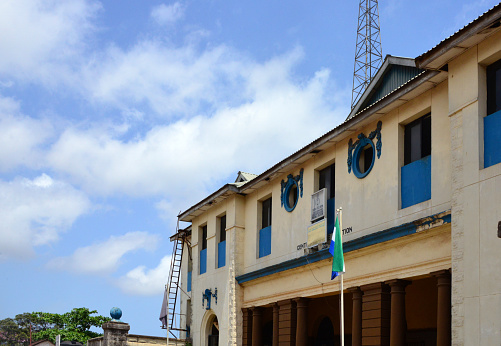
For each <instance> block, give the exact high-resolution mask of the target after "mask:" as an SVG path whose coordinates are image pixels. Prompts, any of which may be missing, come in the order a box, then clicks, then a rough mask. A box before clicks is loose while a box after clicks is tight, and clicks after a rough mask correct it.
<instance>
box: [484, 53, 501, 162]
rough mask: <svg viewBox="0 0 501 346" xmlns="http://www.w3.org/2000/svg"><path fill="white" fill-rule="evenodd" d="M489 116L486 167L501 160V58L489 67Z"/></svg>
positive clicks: (485, 141)
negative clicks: (500, 143)
mask: <svg viewBox="0 0 501 346" xmlns="http://www.w3.org/2000/svg"><path fill="white" fill-rule="evenodd" d="M486 72H487V116H486V117H484V168H487V167H490V166H493V165H495V164H498V163H500V162H501V149H500V147H499V140H500V138H501V60H498V61H496V62H495V63H494V64H492V65H490V66H488V67H487V71H486Z"/></svg>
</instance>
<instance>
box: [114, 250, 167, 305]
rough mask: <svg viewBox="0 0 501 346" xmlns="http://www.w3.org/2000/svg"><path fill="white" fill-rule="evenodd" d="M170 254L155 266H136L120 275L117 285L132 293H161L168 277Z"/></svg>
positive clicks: (147, 294)
mask: <svg viewBox="0 0 501 346" xmlns="http://www.w3.org/2000/svg"><path fill="white" fill-rule="evenodd" d="M170 265H171V256H165V257H163V258H162V259H161V261H160V263H159V264H158V266H157V267H156V268H153V269H146V267H145V266H138V267H136V268H134V269H132V270H131V271H129V272H128V273H127V274H125V275H124V276H122V277H120V278H119V280H118V282H117V286H118V287H120V289H121V290H122V291H124V292H125V293H128V294H132V295H142V296H152V295H159V294H162V292H163V291H164V289H165V288H164V287H165V284H167V280H168V278H169V273H170Z"/></svg>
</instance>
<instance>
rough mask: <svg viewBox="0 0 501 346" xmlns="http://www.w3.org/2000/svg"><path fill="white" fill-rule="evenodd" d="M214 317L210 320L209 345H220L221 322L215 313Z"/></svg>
mask: <svg viewBox="0 0 501 346" xmlns="http://www.w3.org/2000/svg"><path fill="white" fill-rule="evenodd" d="M212 317H213V318H211V319H210V320H209V325H208V329H209V335H208V339H209V340H208V344H209V346H218V345H219V322H218V321H217V316H216V315H213V316H212Z"/></svg>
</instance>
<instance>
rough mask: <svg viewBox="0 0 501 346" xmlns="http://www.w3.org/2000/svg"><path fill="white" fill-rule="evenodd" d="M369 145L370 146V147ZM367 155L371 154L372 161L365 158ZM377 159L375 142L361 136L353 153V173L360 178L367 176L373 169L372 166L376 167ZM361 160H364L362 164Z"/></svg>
mask: <svg viewBox="0 0 501 346" xmlns="http://www.w3.org/2000/svg"><path fill="white" fill-rule="evenodd" d="M369 146H370V148H368V147H369ZM362 155H364V156H362ZM365 155H370V157H369V160H370V163H369V162H368V161H369V160H367V159H366V158H365ZM375 160H376V148H375V147H374V143H372V141H371V140H370V139H368V138H367V137H363V138H361V139H360V142H359V143H358V145H357V147H356V148H355V152H354V153H353V174H355V176H356V177H357V178H358V179H362V178H365V177H366V176H367V174H369V173H370V171H371V170H372V167H374V161H375ZM361 161H364V162H363V163H362V165H361Z"/></svg>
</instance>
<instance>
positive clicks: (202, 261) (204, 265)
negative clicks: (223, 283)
mask: <svg viewBox="0 0 501 346" xmlns="http://www.w3.org/2000/svg"><path fill="white" fill-rule="evenodd" d="M206 271H207V249H203V250H202V251H200V274H204V273H205V272H206Z"/></svg>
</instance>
